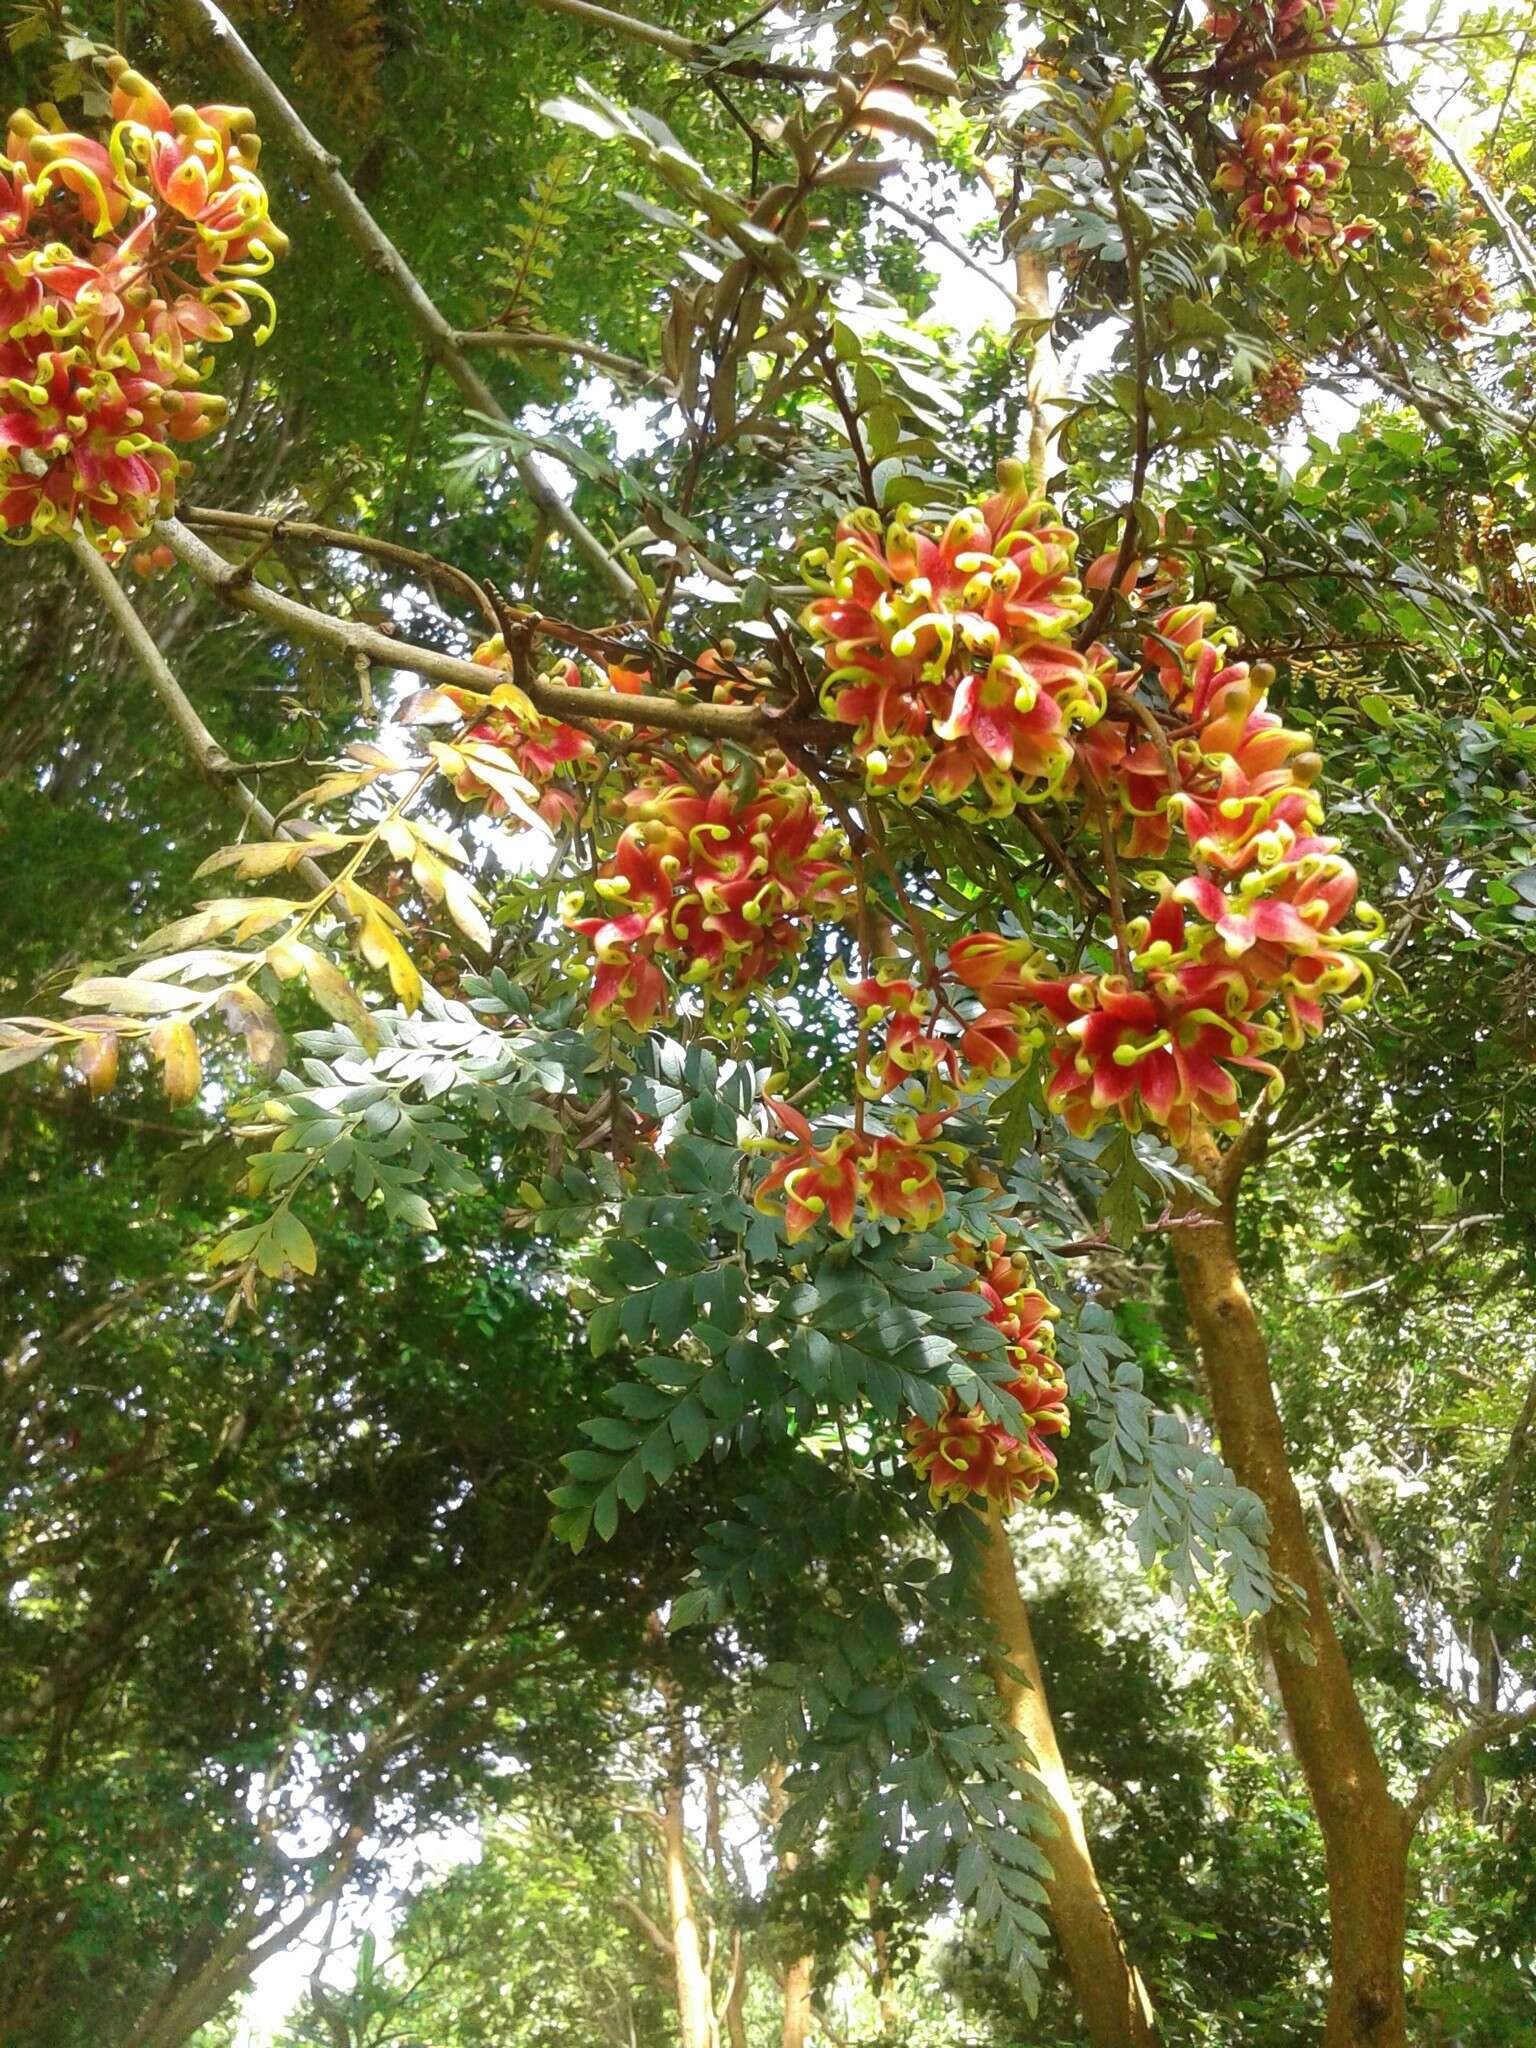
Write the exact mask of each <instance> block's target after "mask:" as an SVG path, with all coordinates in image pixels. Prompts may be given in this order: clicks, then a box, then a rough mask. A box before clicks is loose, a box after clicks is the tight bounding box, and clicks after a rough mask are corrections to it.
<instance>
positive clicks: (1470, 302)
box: [1420, 234, 1494, 341]
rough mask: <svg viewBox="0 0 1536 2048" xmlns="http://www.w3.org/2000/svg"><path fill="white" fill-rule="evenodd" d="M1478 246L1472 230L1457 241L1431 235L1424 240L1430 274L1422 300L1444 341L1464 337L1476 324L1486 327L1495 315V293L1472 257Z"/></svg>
mask: <svg viewBox="0 0 1536 2048" xmlns="http://www.w3.org/2000/svg"><path fill="white" fill-rule="evenodd" d="M1476 247H1477V237H1476V235H1473V234H1465V235H1460V236H1458V237H1457V239H1456V240H1455V241H1454V242H1441V241H1438V240H1436V238H1435V237H1434V236H1431V237H1430V238H1429V240H1428V242H1427V243H1426V244H1425V249H1424V253H1425V255H1426V256H1427V257H1428V258H1429V267H1430V278H1429V284H1428V286H1427V288H1426V289H1425V291H1424V292H1423V294H1422V297H1421V300H1420V303H1421V304H1422V306H1423V308H1424V311H1425V314H1426V316H1427V317H1428V319H1429V322H1430V325H1431V326H1432V327H1433V328H1434V330H1435V332H1436V334H1438V335H1439V337H1440V339H1441V340H1442V341H1465V340H1466V339H1467V337H1468V335H1470V334H1471V332H1472V330H1473V328H1474V327H1486V326H1487V325H1488V322H1489V321H1490V320H1491V319H1492V318H1493V311H1494V307H1493V293H1492V291H1491V290H1490V289H1489V285H1488V280H1487V278H1486V277H1485V276H1484V275H1483V273H1482V271H1481V270H1480V269H1479V268H1478V266H1477V264H1476V263H1475V262H1474V261H1473V260H1472V252H1473V250H1474V249H1475V248H1476Z"/></svg>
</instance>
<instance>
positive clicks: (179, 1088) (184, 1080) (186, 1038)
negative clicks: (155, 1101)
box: [149, 1017, 203, 1106]
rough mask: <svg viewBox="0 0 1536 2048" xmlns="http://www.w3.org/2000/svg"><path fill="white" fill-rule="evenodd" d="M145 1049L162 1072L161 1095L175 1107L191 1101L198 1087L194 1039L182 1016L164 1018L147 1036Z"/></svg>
mask: <svg viewBox="0 0 1536 2048" xmlns="http://www.w3.org/2000/svg"><path fill="white" fill-rule="evenodd" d="M149 1049H150V1051H151V1052H152V1053H153V1054H154V1056H155V1058H156V1059H157V1060H159V1062H160V1064H161V1066H162V1067H163V1069H164V1078H165V1092H166V1096H167V1098H168V1100H169V1101H171V1102H172V1103H174V1104H176V1105H178V1106H179V1105H180V1104H182V1103H184V1102H191V1101H192V1099H193V1098H194V1096H195V1095H196V1094H197V1091H198V1089H199V1088H200V1087H201V1086H202V1080H203V1062H202V1059H201V1057H200V1056H199V1054H198V1050H197V1036H196V1033H195V1032H194V1031H193V1029H192V1026H191V1025H190V1024H189V1023H188V1022H187V1020H186V1018H185V1017H167V1018H166V1020H165V1022H164V1023H163V1024H157V1025H156V1026H155V1028H154V1030H153V1031H151V1033H150V1034H149Z"/></svg>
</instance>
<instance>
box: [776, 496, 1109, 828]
mask: <svg viewBox="0 0 1536 2048" xmlns="http://www.w3.org/2000/svg"><path fill="white" fill-rule="evenodd" d="M999 480H1000V485H1001V488H1000V489H999V490H998V491H997V492H996V493H995V494H994V495H992V496H991V497H988V498H985V499H983V500H982V501H981V503H980V504H978V505H971V506H967V507H966V508H965V510H964V511H961V512H958V513H956V514H955V516H954V517H953V518H952V519H951V520H949V521H948V523H947V524H943V525H941V524H939V523H938V522H936V521H924V520H921V519H915V520H913V519H909V518H908V517H907V515H906V514H905V513H898V514H896V515H895V516H894V517H893V518H891V519H890V520H889V521H885V520H882V519H881V517H880V515H879V514H878V513H877V512H872V511H869V510H867V509H865V510H862V511H858V512H853V513H850V514H849V515H848V517H847V518H845V519H844V520H843V521H842V523H841V525H840V526H839V527H838V529H837V538H836V545H835V547H834V549H833V551H832V554H831V556H830V558H829V557H828V555H827V553H826V551H825V550H818V551H816V552H815V553H813V554H811V555H808V556H807V557H806V560H805V564H804V567H805V574H806V577H807V580H808V581H809V582H810V583H811V584H812V585H813V587H819V588H820V590H821V592H822V594H821V595H819V596H817V597H816V598H815V599H813V601H812V602H811V604H810V605H809V606H808V607H807V608H806V611H805V614H804V623H805V625H806V627H807V628H808V630H809V631H810V633H811V634H812V636H813V637H814V638H815V640H816V641H817V642H818V644H819V647H820V651H821V654H822V659H823V661H824V662H825V663H826V665H827V669H828V674H827V678H826V681H825V683H824V685H823V689H822V704H823V707H824V709H825V710H826V711H827V712H828V713H829V715H830V716H831V717H833V718H835V719H836V720H837V721H838V722H839V723H840V724H842V725H846V726H849V727H851V728H852V732H853V751H854V753H855V754H856V756H857V757H858V759H859V761H860V763H861V765H862V767H863V770H864V774H865V778H866V781H867V782H868V785H869V787H870V788H871V789H872V790H879V791H884V792H888V793H890V794H892V795H894V796H895V797H896V798H897V799H898V800H899V801H900V802H902V803H915V802H916V801H917V799H918V798H919V797H920V796H922V795H924V794H925V793H926V794H929V795H931V796H934V797H936V798H938V800H939V801H940V802H941V803H959V804H960V805H961V806H962V810H963V813H964V815H966V816H970V817H1005V816H1007V814H1008V813H1009V812H1011V811H1012V810H1013V809H1014V807H1015V806H1016V805H1017V804H1019V803H1022V802H1034V801H1038V800H1040V799H1042V798H1044V797H1048V796H1050V795H1051V794H1052V793H1053V792H1054V791H1055V790H1056V789H1058V788H1059V787H1060V785H1061V783H1062V781H1063V779H1064V777H1065V776H1066V774H1067V771H1068V769H1069V768H1070V766H1071V763H1072V734H1073V731H1074V728H1080V727H1084V726H1088V725H1091V724H1092V723H1093V722H1094V720H1095V719H1096V718H1097V717H1098V716H1099V715H1100V713H1101V712H1102V710H1103V703H1104V700H1103V691H1102V686H1101V683H1100V679H1099V675H1098V672H1097V670H1096V669H1095V668H1094V667H1093V665H1092V664H1091V663H1090V662H1089V661H1088V660H1087V659H1086V658H1085V657H1084V656H1083V655H1082V654H1081V653H1079V652H1078V650H1077V649H1076V648H1074V647H1073V646H1072V644H1071V641H1070V639H1069V638H1068V635H1069V634H1070V633H1071V632H1072V630H1073V628H1074V627H1075V626H1077V625H1078V624H1079V623H1080V622H1081V621H1082V620H1083V619H1084V618H1085V617H1086V616H1087V614H1088V612H1089V610H1090V609H1091V606H1090V602H1089V600H1088V599H1087V598H1085V597H1084V595H1083V593H1082V586H1081V584H1080V583H1079V581H1078V578H1077V576H1076V575H1075V574H1074V573H1073V563H1074V557H1075V554H1076V550H1077V536H1076V535H1075V534H1073V533H1072V532H1070V531H1069V529H1068V528H1066V527H1065V526H1063V525H1062V524H1061V523H1060V521H1059V520H1058V519H1057V517H1056V514H1055V512H1054V511H1053V510H1052V508H1051V507H1050V506H1049V505H1046V504H1044V503H1041V502H1038V501H1031V499H1030V497H1029V494H1028V492H1027V490H1026V489H1025V487H1024V472H1023V467H1022V465H1021V464H1018V463H1005V464H1004V465H1002V467H1001V469H1000V470H999Z"/></svg>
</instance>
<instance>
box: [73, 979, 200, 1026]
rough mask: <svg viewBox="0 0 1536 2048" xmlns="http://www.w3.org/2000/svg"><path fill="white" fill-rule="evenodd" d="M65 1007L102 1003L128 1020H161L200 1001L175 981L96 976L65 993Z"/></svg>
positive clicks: (84, 1007) (77, 984)
mask: <svg viewBox="0 0 1536 2048" xmlns="http://www.w3.org/2000/svg"><path fill="white" fill-rule="evenodd" d="M64 1000H65V1002H66V1003H78V1004H79V1005H80V1007H81V1008H82V1009H88V1008H89V1007H90V1006H91V1005H92V1004H95V1003H99V1004H100V1005H101V1006H102V1008H103V1009H107V1010H115V1011H118V1012H119V1013H120V1014H122V1015H124V1016H128V1017H159V1016H163V1015H164V1014H165V1012H166V1011H167V1010H185V1009H187V1008H189V1007H190V1005H191V1004H192V1003H194V1002H196V1000H197V997H196V996H195V994H194V993H193V991H192V990H191V989H189V988H183V987H182V986H181V985H180V983H179V982H173V981H140V980H138V979H136V978H134V977H132V976H129V975H123V974H93V975H90V976H88V977H87V979H86V980H84V981H77V982H76V983H75V985H74V987H73V988H67V989H65V991H64Z"/></svg>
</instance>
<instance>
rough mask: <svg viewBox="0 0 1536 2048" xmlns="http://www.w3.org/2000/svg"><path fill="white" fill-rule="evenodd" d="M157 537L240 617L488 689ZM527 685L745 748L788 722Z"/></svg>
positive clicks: (401, 643) (478, 678)
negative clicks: (249, 616) (248, 615)
mask: <svg viewBox="0 0 1536 2048" xmlns="http://www.w3.org/2000/svg"><path fill="white" fill-rule="evenodd" d="M155 535H156V538H157V539H159V540H163V541H164V542H165V543H166V545H167V546H168V547H169V548H170V549H171V550H172V551H173V553H174V554H175V555H176V556H177V558H178V559H179V560H180V561H182V562H184V563H185V564H186V566H187V567H188V568H189V569H190V570H191V571H192V573H193V575H194V576H196V577H197V578H198V580H199V582H201V583H204V584H206V585H207V587H208V588H209V589H210V590H211V591H213V592H214V593H215V594H216V595H217V596H219V597H221V598H222V599H223V600H224V602H225V603H226V604H230V605H233V606H234V607H235V608H236V609H237V610H239V611H247V612H254V613H256V614H257V615H258V616H259V617H261V618H266V619H271V620H272V621H273V622H274V624H276V625H279V626H282V627H283V628H284V629H285V630H286V631H288V632H290V633H296V634H299V635H301V636H302V637H304V638H305V639H310V640H319V641H321V642H323V643H325V644H326V645H328V646H331V647H337V648H340V650H341V651H342V652H343V653H344V654H348V655H357V654H362V655H364V656H365V657H366V658H367V659H368V660H369V661H371V662H374V663H376V664H377V665H378V666H379V667H381V668H387V669H403V670H405V671H406V672H407V673H408V674H410V675H418V676H422V677H424V678H425V679H426V680H427V681H428V682H433V683H442V684H446V685H448V686H450V687H452V688H454V689H460V690H474V691H476V692H480V693H483V692H484V690H485V685H486V681H487V674H486V671H485V669H483V668H479V667H476V665H475V664H474V663H473V662H471V661H465V660H463V659H461V658H460V657H459V656H457V655H453V654H442V653H439V652H438V650H437V649H436V648H431V647H418V646H416V645H415V644H414V643H413V642H411V641H409V640H401V639H397V638H395V637H394V636H393V635H391V634H388V633H381V632H380V631H378V629H377V628H376V627H373V626H367V625H364V624H363V623H362V622H361V621H359V620H355V619H337V618H333V617H332V616H331V614H330V613H329V612H322V611H317V610H316V609H315V608H314V606H312V605H307V604H301V603H300V602H299V601H298V600H297V599H296V598H292V597H285V596H284V595H283V594H282V593H281V592H280V591H276V590H271V589H268V588H267V586H266V585H265V584H262V583H254V582H253V583H244V582H242V580H241V578H240V573H239V564H238V563H234V562H229V561H226V560H225V558H224V557H223V556H222V555H220V554H218V553H217V552H216V551H215V550H214V549H213V548H211V547H209V546H208V544H207V542H206V541H203V540H199V539H198V537H197V535H196V534H195V533H193V531H192V530H191V528H190V527H188V526H186V525H184V524H183V523H182V521H181V520H179V519H162V520H161V521H160V522H159V523H158V524H157V526H156V527H155ZM530 624H532V625H535V626H536V627H537V628H538V629H539V630H541V631H544V630H548V626H547V624H546V622H544V621H537V620H536V621H530ZM561 630H562V633H563V634H564V635H565V636H566V637H569V638H572V639H573V640H574V639H576V638H577V634H576V632H575V630H574V629H564V628H562V629H561ZM580 638H581V639H583V640H585V639H592V640H594V641H597V642H598V643H599V644H602V642H601V636H598V635H587V634H582V635H580ZM526 687H527V694H528V696H529V698H530V700H531V701H532V703H533V704H534V706H535V708H536V709H538V710H540V711H544V712H547V713H548V714H549V715H550V716H551V717H553V718H559V719H570V718H605V717H606V718H616V719H619V720H621V721H622V722H623V723H624V724H625V725H648V726H655V727H656V728H657V729H658V730H659V731H663V732H691V733H700V734H702V735H703V736H704V737H705V738H708V739H728V740H735V741H736V742H737V743H738V745H740V746H742V747H745V748H748V749H750V748H751V747H752V746H753V745H754V744H757V743H760V742H761V741H762V740H764V739H765V738H772V737H774V736H775V734H776V733H777V732H778V731H779V730H781V729H783V728H784V727H785V726H787V725H789V723H790V722H789V721H787V720H784V719H782V718H775V717H774V716H773V714H772V713H771V712H769V711H765V710H763V709H760V708H759V707H757V706H755V705H751V704H711V703H705V702H703V701H701V700H695V701H690V700H688V699H686V698H682V697H649V696H633V697H631V696H626V695H624V694H623V693H622V692H621V691H618V690H597V689H592V690H586V689H577V690H573V689H569V688H567V687H566V686H565V685H564V684H563V683H550V682H546V681H545V680H544V679H543V678H541V677H537V676H531V677H530V678H529V679H528V683H527V686H526ZM805 723H806V724H807V725H814V726H815V727H816V728H817V729H818V731H819V728H820V725H821V724H822V721H806V722H805Z"/></svg>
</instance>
